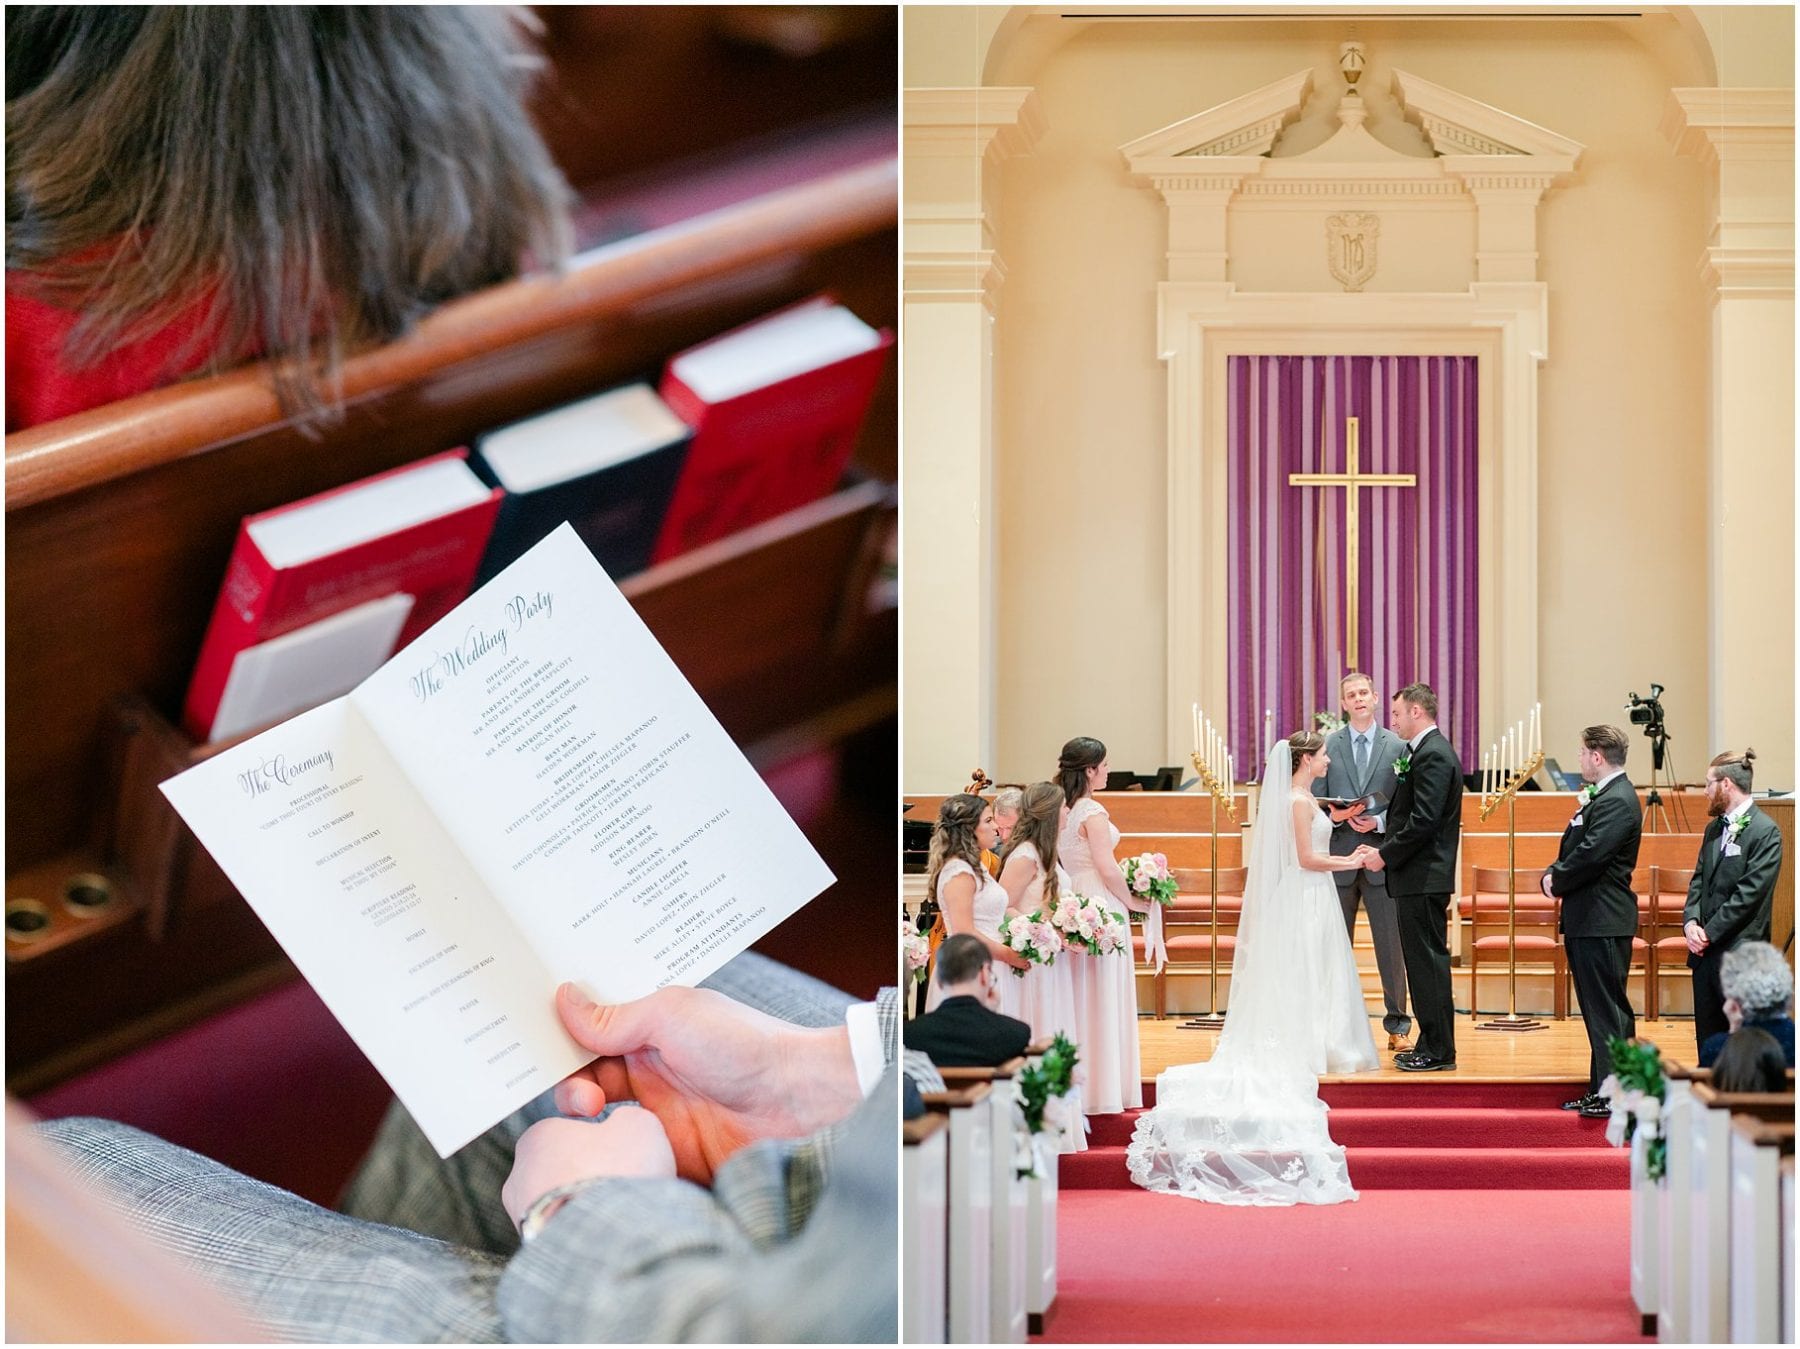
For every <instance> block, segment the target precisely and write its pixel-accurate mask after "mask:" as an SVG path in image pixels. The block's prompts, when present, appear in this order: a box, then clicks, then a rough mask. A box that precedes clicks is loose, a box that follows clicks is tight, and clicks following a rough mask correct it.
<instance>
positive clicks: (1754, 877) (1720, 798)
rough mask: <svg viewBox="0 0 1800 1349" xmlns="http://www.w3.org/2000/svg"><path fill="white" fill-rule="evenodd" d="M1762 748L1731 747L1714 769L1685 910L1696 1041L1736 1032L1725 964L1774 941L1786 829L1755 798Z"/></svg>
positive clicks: (1714, 763)
mask: <svg viewBox="0 0 1800 1349" xmlns="http://www.w3.org/2000/svg"><path fill="white" fill-rule="evenodd" d="M1755 763H1756V751H1755V750H1751V749H1747V750H1745V751H1744V752H1743V753H1742V754H1738V753H1734V752H1732V751H1729V750H1728V751H1726V752H1725V753H1724V754H1721V755H1719V757H1718V758H1716V759H1714V760H1713V761H1712V764H1711V766H1710V767H1708V768H1707V770H1706V813H1707V814H1708V815H1710V816H1711V817H1712V823H1711V824H1709V825H1707V826H1706V834H1705V836H1704V837H1703V838H1702V839H1701V840H1700V856H1699V859H1698V860H1697V861H1696V862H1695V863H1694V879H1693V880H1692V881H1690V882H1689V883H1688V896H1687V907H1686V908H1684V909H1683V910H1682V914H1681V920H1682V934H1683V935H1684V936H1685V937H1686V938H1687V944H1688V968H1689V969H1691V970H1692V971H1693V976H1694V1040H1695V1042H1696V1043H1697V1044H1701V1045H1704V1044H1705V1043H1706V1041H1707V1040H1708V1039H1710V1038H1711V1037H1712V1036H1714V1035H1717V1034H1719V1033H1720V1032H1722V1031H1726V1030H1729V1029H1730V1025H1729V1023H1728V1022H1727V1021H1726V1018H1725V990H1724V989H1723V988H1722V987H1721V986H1720V983H1719V963H1720V961H1722V960H1723V959H1724V958H1725V953H1726V952H1727V951H1729V950H1731V949H1732V947H1734V946H1736V945H1738V943H1740V942H1746V941H1763V942H1766V941H1767V940H1768V939H1769V910H1770V908H1771V907H1772V905H1773V904H1774V900H1775V878H1776V877H1777V876H1778V875H1780V874H1781V830H1780V828H1779V827H1778V826H1777V825H1776V823H1775V821H1774V820H1772V819H1770V818H1769V817H1768V816H1767V815H1766V814H1764V813H1763V812H1762V811H1760V810H1758V809H1757V808H1756V803H1755V801H1753V800H1752V799H1751V797H1750V783H1751V781H1752V773H1753V771H1754V769H1753V765H1754V764H1755Z"/></svg>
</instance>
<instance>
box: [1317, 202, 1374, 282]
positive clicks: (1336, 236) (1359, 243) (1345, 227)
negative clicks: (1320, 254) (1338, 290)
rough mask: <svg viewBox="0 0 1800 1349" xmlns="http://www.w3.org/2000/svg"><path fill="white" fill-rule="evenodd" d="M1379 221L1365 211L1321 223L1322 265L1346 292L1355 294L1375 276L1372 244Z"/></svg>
mask: <svg viewBox="0 0 1800 1349" xmlns="http://www.w3.org/2000/svg"><path fill="white" fill-rule="evenodd" d="M1380 234H1381V221H1380V219H1379V218H1378V217H1376V216H1375V215H1372V214H1371V213H1369V212H1367V211H1349V212H1345V213H1344V214H1341V215H1334V216H1329V217H1327V218H1326V221H1325V261H1326V265H1327V266H1329V267H1330V268H1331V274H1332V276H1333V277H1335V278H1336V279H1337V280H1338V281H1340V282H1342V283H1343V287H1344V289H1345V290H1347V291H1359V290H1361V289H1362V288H1363V286H1364V285H1366V284H1367V283H1368V281H1369V278H1371V277H1372V276H1374V275H1375V240H1376V238H1377V237H1378V236H1379V235H1380Z"/></svg>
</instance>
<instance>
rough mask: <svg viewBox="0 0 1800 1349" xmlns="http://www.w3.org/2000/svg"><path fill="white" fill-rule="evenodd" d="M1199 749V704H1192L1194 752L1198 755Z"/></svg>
mask: <svg viewBox="0 0 1800 1349" xmlns="http://www.w3.org/2000/svg"><path fill="white" fill-rule="evenodd" d="M1199 749H1200V704H1199V703H1195V704H1194V750H1195V752H1196V753H1198V752H1199Z"/></svg>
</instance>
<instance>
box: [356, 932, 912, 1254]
mask: <svg viewBox="0 0 1800 1349" xmlns="http://www.w3.org/2000/svg"><path fill="white" fill-rule="evenodd" d="M700 986H701V987H702V988H710V989H713V990H715V991H717V992H720V993H723V994H725V995H726V996H727V997H730V998H732V999H734V1000H736V1001H738V1002H741V1003H743V1004H744V1005H745V1006H748V1007H754V1008H756V1010H757V1011H759V1012H767V1013H768V1014H769V1015H770V1016H777V1017H780V1018H781V1019H782V1020H783V1021H791V1022H793V1023H794V1024H795V1025H798V1026H841V1025H842V1024H843V1023H844V1009H845V1008H847V1007H849V1006H850V1004H851V1003H852V1002H854V1001H855V999H854V998H852V997H851V996H850V995H849V994H848V993H844V992H841V991H840V990H838V989H835V988H833V987H831V986H830V985H829V984H826V983H822V982H821V981H819V980H817V979H814V978H813V977H812V976H811V975H806V974H801V973H800V972H799V971H797V970H791V969H789V968H788V967H787V966H785V965H782V964H779V963H777V962H776V961H773V960H770V959H769V958H768V957H767V956H761V955H758V954H756V953H755V952H754V951H746V952H744V954H742V955H740V956H738V957H737V958H736V959H735V960H732V961H729V962H728V963H727V964H726V965H725V967H724V968H723V969H721V970H719V971H718V973H716V974H714V975H712V976H710V977H709V978H707V979H704V980H702V981H701V985H700ZM885 997H886V995H885V994H884V998H885ZM887 1002H890V1003H891V1004H892V1006H891V1010H890V1011H887V1012H882V1013H881V1015H882V1018H883V1019H882V1021H881V1031H882V1041H883V1044H884V1045H886V1044H890V1043H892V1042H893V1041H894V1040H895V1039H896V1038H897V1035H898V1031H897V1027H898V1025H899V1015H900V1013H899V995H898V991H897V990H896V991H895V992H894V995H893V997H892V998H890V999H887ZM885 1005H886V1003H883V1002H880V1001H878V1010H879V1009H880V1008H881V1007H882V1006H885ZM890 1016H891V1019H892V1022H893V1024H892V1026H890V1025H889V1024H888V1018H889V1017H890ZM890 1057H891V1051H890ZM555 1113H556V1106H555V1103H554V1101H553V1100H552V1098H551V1094H550V1093H549V1092H545V1093H544V1094H543V1095H542V1096H540V1097H538V1099H537V1100H535V1101H533V1102H532V1103H531V1104H530V1105H528V1106H526V1107H525V1109H523V1110H521V1111H519V1112H518V1113H517V1114H515V1115H512V1116H511V1117H509V1118H508V1119H506V1120H505V1121H504V1122H502V1123H501V1124H499V1125H497V1126H496V1127H494V1128H492V1129H490V1130H488V1131H487V1133H485V1134H483V1135H482V1136H481V1137H480V1138H478V1139H476V1140H475V1141H474V1142H473V1143H471V1144H469V1145H468V1146H467V1147H465V1148H463V1149H462V1150H461V1151H459V1152H457V1153H456V1154H455V1155H454V1156H452V1157H450V1158H448V1159H444V1158H440V1157H439V1156H438V1155H437V1150H436V1149H435V1148H433V1147H432V1146H431V1144H430V1143H429V1142H427V1141H426V1139H425V1135H424V1133H423V1132H422V1131H421V1130H420V1129H419V1126H418V1125H417V1124H415V1123H414V1122H413V1118H412V1116H411V1115H409V1114H407V1113H406V1110H405V1108H404V1107H403V1106H401V1104H400V1103H399V1102H398V1101H396V1102H395V1103H394V1104H393V1105H392V1106H390V1107H389V1109H388V1113H387V1118H386V1119H385V1120H383V1121H382V1125H381V1131H380V1132H379V1133H378V1134H377V1135H376V1138H375V1145H374V1146H373V1147H372V1148H370V1149H369V1154H368V1156H367V1157H366V1158H365V1159H364V1161H363V1163H362V1166H361V1167H360V1168H358V1170H357V1173H356V1175H355V1176H354V1177H353V1178H352V1179H351V1181H350V1185H349V1187H348V1188H347V1189H346V1190H345V1192H344V1196H343V1199H342V1201H341V1202H340V1203H339V1205H338V1207H339V1208H341V1209H342V1210H343V1211H344V1212H345V1213H348V1214H351V1215H353V1216H355V1217H358V1218H367V1219H368V1220H369V1221H371V1222H378V1223H386V1224H389V1225H391V1226H394V1227H404V1228H406V1229H408V1230H409V1231H413V1232H422V1233H424V1234H425V1235H426V1236H433V1237H439V1238H441V1239H443V1240H445V1241H452V1242H455V1243H457V1244H458V1245H461V1246H468V1247H470V1248H472V1249H474V1250H478V1251H487V1252H489V1253H491V1254H494V1255H511V1254H512V1253H513V1252H514V1251H515V1250H517V1249H518V1247H519V1235H518V1233H517V1232H516V1231H514V1229H513V1225H512V1219H510V1218H509V1217H507V1215H506V1210H505V1209H504V1208H503V1207H501V1204H500V1187H501V1185H502V1184H504V1183H505V1181H506V1177H507V1173H508V1172H510V1171H511V1170H512V1159H513V1149H514V1147H515V1146H516V1145H517V1143H518V1141H519V1135H520V1134H522V1133H524V1132H525V1130H526V1129H527V1128H529V1127H530V1126H531V1125H533V1124H535V1123H537V1122H538V1121H539V1120H541V1119H548V1118H550V1117H551V1116H552V1115H554V1114H555Z"/></svg>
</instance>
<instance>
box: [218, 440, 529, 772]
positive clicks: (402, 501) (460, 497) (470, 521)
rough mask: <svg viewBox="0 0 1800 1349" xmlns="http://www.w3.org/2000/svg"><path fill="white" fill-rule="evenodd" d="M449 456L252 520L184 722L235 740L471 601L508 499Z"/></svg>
mask: <svg viewBox="0 0 1800 1349" xmlns="http://www.w3.org/2000/svg"><path fill="white" fill-rule="evenodd" d="M467 459H468V451H467V450H451V451H448V452H447V453H444V454H438V455H433V456H432V457H431V458H429V459H421V460H420V461H419V462H418V463H416V464H408V465H406V466H404V467H402V468H396V469H391V470H390V471H388V472H386V473H378V474H376V475H375V476H374V477H372V478H364V479H362V480H361V481H360V482H353V483H350V484H348V485H346V486H343V487H338V488H334V489H332V490H331V491H329V492H321V493H320V494H319V495H318V496H314V497H308V498H306V499H305V500H304V501H296V502H293V503H291V504H289V505H286V506H279V507H277V508H275V509H274V510H270V511H264V512H262V513H261V514H260V515H251V516H246V517H245V519H244V522H243V525H242V526H241V527H240V528H239V530H238V537H237V545H236V547H235V548H233V550H232V554H231V563H230V565H229V566H228V567H227V568H226V570H225V583H224V585H222V586H221V587H220V588H219V600H218V603H217V604H216V605H215V606H214V607H213V615H212V622H211V623H210V624H209V625H208V626H207V629H206V640H205V641H204V642H203V643H202V644H201V647H200V660H199V663H198V664H197V665H196V667H195V669H194V679H193V683H192V684H190V685H189V686H188V696H187V703H186V705H185V707H184V709H183V712H182V722H183V724H184V725H185V726H186V728H187V730H188V733H189V734H190V735H192V736H194V737H195V738H196V739H199V740H203V741H208V740H218V739H224V738H225V737H227V736H232V735H237V734H239V733H240V732H243V731H247V730H251V729H254V728H255V727H258V726H262V725H266V724H268V723H269V722H272V721H276V720H279V719H280V718H282V717H285V716H289V715H292V714H293V713H295V712H300V711H304V710H305V709H306V708H309V707H313V706H315V705H317V704H318V703H321V702H324V701H325V700H326V699H328V698H334V697H336V696H337V695H338V694H340V693H343V692H345V691H346V690H347V689H350V688H353V687H355V686H356V684H357V683H359V682H360V681H361V680H362V679H363V678H365V677H366V676H367V675H368V674H369V673H370V672H371V671H373V670H374V669H376V668H377V667H379V666H380V665H381V663H382V662H383V661H385V660H386V659H387V658H388V656H389V655H391V654H392V653H393V652H394V651H395V650H397V649H398V648H399V647H401V646H404V645H405V644H406V643H407V642H410V641H411V640H412V639H413V638H414V637H416V636H418V635H419V634H420V633H421V632H423V631H425V629H426V628H428V627H430V626H431V625H432V624H433V623H435V622H437V621H438V619H440V618H442V617H443V616H444V615H445V614H447V613H448V612H449V611H450V610H451V609H453V608H454V607H455V606H456V605H457V604H458V603H459V602H460V601H461V600H462V599H463V598H464V596H466V595H467V594H468V593H469V588H470V585H471V584H472V583H473V581H474V579H475V571H476V568H477V567H478V566H479V565H480V563H481V556H482V553H483V552H484V551H485V549H486V548H487V541H488V535H489V534H490V533H491V532H492V530H493V527H494V513H495V511H497V510H498V509H499V506H500V499H501V497H502V496H503V495H504V493H503V492H501V491H500V489H499V488H494V487H489V486H488V485H487V484H486V483H483V482H482V481H481V480H480V479H479V478H477V477H476V476H475V474H474V473H473V472H472V471H471V470H470V468H469V465H468V463H467Z"/></svg>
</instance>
